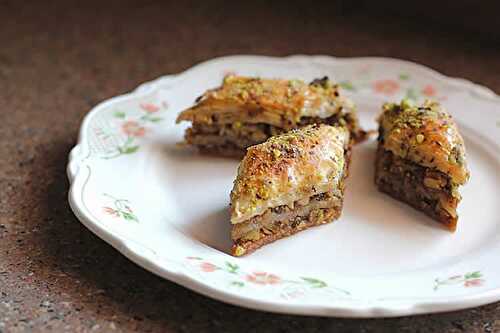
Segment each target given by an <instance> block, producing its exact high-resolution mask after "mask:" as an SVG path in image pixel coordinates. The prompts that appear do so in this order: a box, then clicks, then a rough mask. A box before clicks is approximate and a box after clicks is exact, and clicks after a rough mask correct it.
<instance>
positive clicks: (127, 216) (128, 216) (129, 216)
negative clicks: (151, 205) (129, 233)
mask: <svg viewBox="0 0 500 333" xmlns="http://www.w3.org/2000/svg"><path fill="white" fill-rule="evenodd" d="M120 213H121V214H122V216H123V218H124V219H125V220H127V221H135V222H139V220H138V219H137V217H136V216H135V215H134V214H132V213H129V212H124V211H120Z"/></svg>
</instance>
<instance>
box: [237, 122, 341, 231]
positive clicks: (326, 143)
mask: <svg viewBox="0 0 500 333" xmlns="http://www.w3.org/2000/svg"><path fill="white" fill-rule="evenodd" d="M348 147H349V132H348V131H347V130H346V129H344V128H343V127H333V126H329V125H319V126H318V125H310V126H307V127H304V128H301V129H297V130H292V131H290V132H288V133H285V134H282V135H278V136H275V137H271V138H270V139H268V140H267V141H266V142H264V143H262V144H259V145H256V146H252V147H250V148H248V150H247V154H246V155H245V157H244V158H243V161H242V162H241V163H240V166H239V168H238V176H237V177H236V180H235V181H234V186H233V190H232V191H231V223H233V224H236V223H241V222H244V221H246V220H248V219H249V218H251V217H253V216H257V215H261V214H262V213H264V212H265V211H266V210H267V209H268V208H274V207H278V206H282V205H288V206H289V207H293V203H294V202H295V201H299V200H301V199H304V198H308V197H310V196H312V195H315V194H320V193H323V192H326V191H334V192H337V193H338V195H341V193H342V189H343V188H342V186H343V184H342V182H341V180H342V178H343V175H344V164H345V163H346V161H345V157H344V152H345V151H346V149H348Z"/></svg>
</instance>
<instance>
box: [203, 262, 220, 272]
mask: <svg viewBox="0 0 500 333" xmlns="http://www.w3.org/2000/svg"><path fill="white" fill-rule="evenodd" d="M200 268H201V270H202V271H204V272H207V273H210V272H214V271H216V270H218V269H219V267H217V266H215V265H214V264H211V263H209V262H202V263H201V264H200Z"/></svg>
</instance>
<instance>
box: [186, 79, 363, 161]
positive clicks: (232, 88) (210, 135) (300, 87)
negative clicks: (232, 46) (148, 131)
mask: <svg viewBox="0 0 500 333" xmlns="http://www.w3.org/2000/svg"><path fill="white" fill-rule="evenodd" d="M181 121H189V122H191V127H189V128H188V129H187V130H186V133H185V136H184V138H185V142H186V143H187V144H189V145H193V146H196V147H198V148H199V150H200V151H201V152H205V153H212V154H218V155H224V156H236V157H242V156H243V155H244V154H245V152H246V148H248V147H250V146H253V145H255V144H259V143H262V142H264V141H266V140H267V139H268V138H269V137H271V136H273V135H278V134H282V133H285V132H287V131H289V130H291V129H294V128H299V127H303V126H307V125H310V124H328V125H340V126H344V127H346V128H347V129H348V130H349V132H350V134H351V139H352V140H353V142H359V141H362V140H363V139H364V138H365V136H366V133H365V132H364V131H363V130H362V129H361V128H360V127H359V122H358V118H357V116H356V111H355V106H354V104H353V103H352V102H351V101H350V100H349V99H348V98H346V97H345V96H342V95H341V93H340V91H339V86H338V85H336V84H334V83H332V82H331V81H330V80H329V79H328V78H327V77H324V78H322V79H316V80H313V81H312V82H311V83H309V84H307V83H305V82H303V81H300V80H282V79H262V78H253V77H243V76H235V75H229V76H226V77H225V78H224V81H223V83H222V86H220V87H218V88H215V89H212V90H208V91H207V92H205V93H204V94H203V95H202V96H200V97H199V98H198V99H197V100H196V103H195V105H194V106H193V107H191V108H189V109H187V110H184V111H183V112H181V113H180V114H179V116H178V118H177V123H179V122H181Z"/></svg>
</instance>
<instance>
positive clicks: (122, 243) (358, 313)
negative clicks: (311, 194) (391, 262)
mask: <svg viewBox="0 0 500 333" xmlns="http://www.w3.org/2000/svg"><path fill="white" fill-rule="evenodd" d="M250 59H252V60H257V61H258V60H273V61H288V62H293V61H309V62H310V61H318V60H320V61H327V62H328V61H343V60H358V61H363V60H375V61H395V62H399V63H404V64H406V65H409V66H413V67H415V68H417V69H418V70H421V71H426V72H427V73H429V74H431V75H432V76H434V77H435V78H436V79H439V80H440V81H445V82H446V83H447V84H452V85H454V86H459V87H461V88H462V89H465V90H468V91H470V92H473V93H475V94H476V95H477V96H478V97H481V98H487V99H491V100H493V101H495V102H500V96H499V95H497V94H496V93H495V92H493V91H492V90H491V89H489V88H487V87H485V86H482V85H480V84H477V83H474V82H472V81H470V80H467V79H463V78H455V77H448V76H446V75H444V74H442V73H440V72H438V71H436V70H434V69H432V68H429V67H427V66H425V65H421V64H418V63H415V62H412V61H408V60H403V59H397V58H389V57H333V56H329V55H290V56H286V57H272V56H262V55H231V56H223V57H217V58H213V59H210V60H206V61H203V62H200V63H198V64H196V65H194V66H192V67H190V68H188V69H186V70H185V71H183V72H180V73H177V74H170V75H164V76H161V77H158V78H156V79H154V80H151V81H148V82H145V83H143V84H141V85H139V86H138V87H137V88H136V89H134V90H133V91H131V92H129V93H125V94H122V95H119V96H115V97H111V98H109V99H107V100H105V101H102V102H100V103H99V104H97V105H96V106H95V107H93V108H92V109H91V110H90V111H89V112H88V113H87V114H86V115H85V117H84V119H83V121H82V123H81V127H80V131H79V135H78V142H77V144H76V145H75V146H74V147H73V148H72V149H71V152H70V154H69V161H68V164H67V169H66V171H67V176H68V178H69V181H70V189H69V193H68V200H69V204H70V207H71V209H72V210H73V212H74V214H75V216H76V217H77V218H78V219H79V220H80V222H81V223H82V224H84V225H85V227H87V228H88V229H89V230H90V231H92V232H93V233H94V234H95V235H97V236H98V237H99V238H101V239H103V240H104V241H105V242H107V243H108V244H110V245H111V246H113V247H114V248H115V249H117V250H118V251H119V252H120V253H122V254H123V255H124V256H125V257H127V258H128V259H130V260H131V261H133V262H134V263H136V264H137V265H139V266H141V267H143V268H144V269H146V270H148V271H150V272H152V273H154V274H156V275H158V276H160V277H162V278H165V279H168V280H170V281H173V282H175V283H177V284H179V285H182V286H184V287H186V288H189V289H191V290H193V291H196V292H198V293H200V294H203V295H205V296H208V297H211V298H214V299H217V300H219V301H222V302H226V303H229V304H233V305H238V306H242V307H245V308H250V309H255V310H263V311H268V312H274V313H283V314H296V315H314V316H328V317H332V316H333V317H347V318H375V317H398V316H405V315H416V314H425V313H438V312H446V311H454V310H460V309H465V308H470V307H475V306H481V305H485V304H489V303H492V302H495V301H498V300H500V288H493V289H490V290H486V291H483V292H480V293H476V294H473V295H466V296H456V297H448V298H447V299H443V300H439V299H438V300H436V299H430V300H429V301H427V302H426V301H411V298H409V299H402V300H397V299H393V300H391V299H388V300H378V301H368V302H366V303H364V302H362V303H361V304H359V303H357V304H356V302H350V303H351V304H349V306H345V305H341V306H337V307H335V306H334V305H332V306H322V305H310V304H295V303H289V302H285V301H265V300H264V301H263V300H258V299H253V298H251V297H243V296H241V295H237V294H234V293H231V292H228V291H224V290H221V289H217V288H213V287H211V286H209V285H207V284H204V283H201V282H199V281H197V280H196V279H194V278H193V277H192V276H190V275H189V274H188V273H186V272H184V271H181V270H176V269H175V268H170V267H168V266H164V265H163V266H161V265H159V264H158V263H156V262H155V260H153V259H152V258H151V257H144V256H141V255H140V254H138V253H137V252H136V251H135V250H134V246H135V245H132V243H130V242H129V241H128V240H126V239H123V238H122V237H120V236H118V235H115V234H113V233H111V232H109V231H108V230H106V229H103V228H102V227H101V226H100V225H99V222H98V221H95V220H94V219H93V218H92V217H91V216H90V215H89V214H88V213H86V212H85V211H84V210H83V209H82V208H81V206H80V204H79V198H78V196H77V194H78V192H76V191H77V189H79V187H77V186H76V185H77V183H78V182H79V181H81V178H82V170H81V168H80V163H81V161H82V160H83V159H84V158H85V154H86V153H87V151H86V150H88V147H86V145H85V144H84V142H85V139H86V133H85V132H86V128H87V127H88V124H89V122H90V120H91V118H92V117H93V116H94V115H95V114H97V113H98V112H99V111H100V110H101V109H103V108H104V107H106V106H108V105H111V104H114V103H116V102H118V101H120V100H123V99H128V98H136V97H139V96H141V95H146V94H148V93H149V92H151V91H153V90H154V89H156V88H157V85H158V84H159V83H161V82H164V81H166V80H176V79H179V78H182V77H183V76H185V75H186V74H188V73H190V72H192V71H194V70H195V69H199V68H202V67H204V66H206V65H209V64H211V63H214V62H224V61H227V60H250ZM376 302H378V303H380V304H377V305H375V304H373V303H376ZM353 305H354V306H353Z"/></svg>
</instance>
